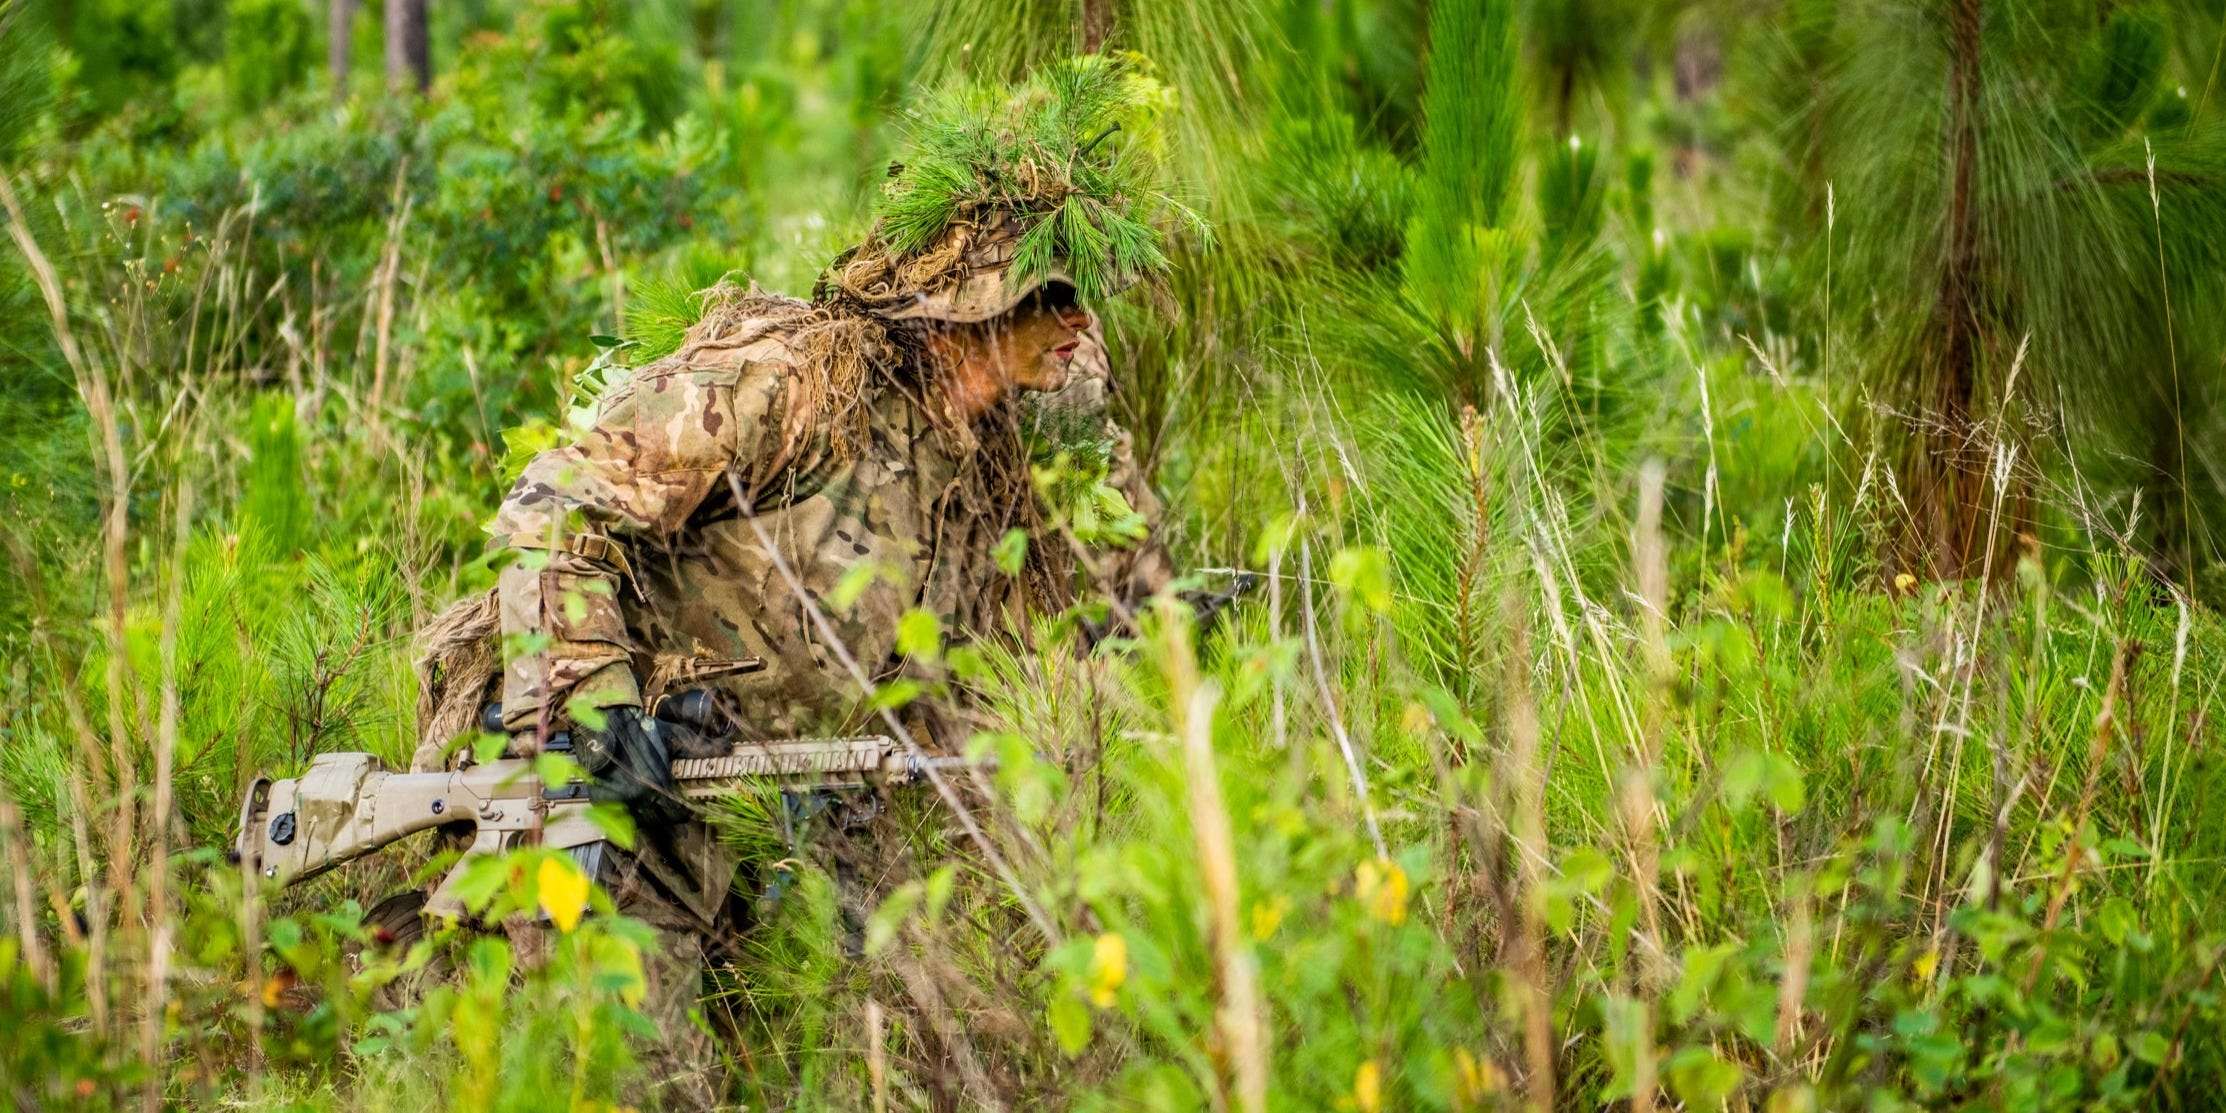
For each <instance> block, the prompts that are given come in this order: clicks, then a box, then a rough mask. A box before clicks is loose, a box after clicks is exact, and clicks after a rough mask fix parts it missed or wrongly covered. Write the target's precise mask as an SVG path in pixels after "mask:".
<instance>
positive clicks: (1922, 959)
mask: <svg viewBox="0 0 2226 1113" xmlns="http://www.w3.org/2000/svg"><path fill="white" fill-rule="evenodd" d="M1938 969H1940V948H1938V947H1927V948H1925V953H1923V954H1921V955H1918V956H1917V960H1916V961H1915V962H1912V963H1910V964H1909V972H1910V973H1912V974H1915V975H1916V976H1917V980H1918V981H1920V982H1929V981H1931V980H1932V972H1933V971H1935V970H1938Z"/></svg>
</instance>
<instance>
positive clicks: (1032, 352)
mask: <svg viewBox="0 0 2226 1113" xmlns="http://www.w3.org/2000/svg"><path fill="white" fill-rule="evenodd" d="M1088 327H1090V311H1089V310H1087V309H1084V308H1082V305H1081V303H1080V302H1078V301H1076V300H1075V296H1074V288H1073V287H1072V286H1068V285H1065V284H1064V283H1051V284H1049V285H1046V286H1044V287H1042V288H1041V289H1038V290H1037V291H1036V292H1035V293H1033V294H1030V295H1029V296H1028V299H1027V300H1026V301H1023V302H1021V303H1020V304H1019V305H1018V306H1015V307H1014V308H1013V310H1012V312H1010V313H1007V314H1005V315H1004V316H1002V317H999V318H997V319H995V320H992V321H986V322H984V323H983V325H982V328H983V330H984V331H983V334H982V336H981V343H982V345H983V354H984V356H985V357H986V358H987V360H988V362H989V363H990V364H991V365H992V366H993V367H994V368H995V369H996V371H997V373H998V377H999V378H1001V379H1003V380H1004V382H1005V383H1006V385H1007V388H1008V389H1011V390H1057V389H1059V388H1060V387H1063V386H1065V385H1067V368H1068V365H1069V364H1071V363H1072V362H1073V361H1074V353H1075V351H1076V349H1078V348H1080V347H1081V345H1082V330H1083V329H1086V328H1088Z"/></svg>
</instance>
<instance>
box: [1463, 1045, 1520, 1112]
mask: <svg viewBox="0 0 2226 1113" xmlns="http://www.w3.org/2000/svg"><path fill="white" fill-rule="evenodd" d="M1453 1070H1454V1073H1455V1074H1456V1075H1458V1076H1459V1081H1460V1086H1459V1089H1460V1091H1461V1101H1462V1102H1463V1103H1464V1104H1467V1105H1482V1104H1483V1103H1484V1102H1485V1101H1487V1100H1489V1099H1490V1098H1491V1097H1492V1095H1494V1094H1497V1093H1499V1092H1500V1091H1502V1090H1505V1089H1506V1088H1507V1076H1506V1075H1505V1074H1503V1073H1501V1072H1500V1069H1499V1064H1497V1063H1494V1062H1492V1060H1491V1059H1489V1058H1484V1059H1479V1058H1477V1057H1476V1056H1474V1055H1471V1054H1469V1049H1468V1048H1465V1047H1457V1048H1454V1049H1453Z"/></svg>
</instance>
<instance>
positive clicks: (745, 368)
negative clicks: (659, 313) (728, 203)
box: [490, 316, 1169, 1107]
mask: <svg viewBox="0 0 2226 1113" xmlns="http://www.w3.org/2000/svg"><path fill="white" fill-rule="evenodd" d="M803 358H805V357H803V356H802V354H801V353H800V352H799V351H798V350H797V348H796V346H795V345H794V344H792V343H791V337H790V335H788V334H787V333H786V332H785V331H784V330H783V329H782V328H781V327H780V326H778V325H777V324H776V323H775V322H773V321H771V320H768V319H750V318H742V319H739V320H732V319H726V318H721V317H718V316H713V317H711V318H707V320H706V321H705V323H704V324H702V325H699V326H698V327H697V328H696V329H695V330H694V331H693V332H691V334H690V335H689V337H688V339H687V341H686V342H685V343H684V344H683V346H682V347H681V348H680V350H678V351H676V352H674V353H673V354H672V355H669V356H666V357H665V358H663V359H660V360H657V361H655V362H654V363H651V364H649V365H647V366H644V367H642V368H640V369H638V370H636V371H635V372H634V373H633V375H632V377H631V378H630V379H628V380H627V381H626V382H625V383H624V384H623V385H621V386H620V387H618V388H617V389H616V390H615V391H614V392H613V393H612V394H611V395H610V396H609V397H607V398H606V399H605V400H604V401H603V402H602V404H601V407H600V409H599V411H598V414H597V418H596V421H595V425H594V428H593V429H592V430H590V431H588V432H587V433H586V434H585V435H584V436H582V437H581V438H579V440H578V441H577V442H576V443H574V444H571V445H568V446H565V447H562V448H557V449H553V450H550V451H548V452H544V453H542V454H541V455H540V456H538V457H536V458H535V459H534V460H533V461H532V462H531V463H529V464H528V465H527V467H526V469H525V471H524V473H523V474H522V475H521V477H520V478H519V480H518V483H517V485H516V486H515V487H514V488H513V489H512V491H511V493H510V495H509V497H508V499H507V500H505V502H504V503H503V506H502V509H501V511H500V512H499V513H498V514H497V516H496V519H495V521H494V524H493V525H492V526H491V527H490V528H491V530H492V532H493V533H494V534H495V538H496V543H497V544H500V545H504V546H507V547H509V548H512V549H516V550H520V557H519V559H518V560H516V561H514V562H513V563H512V564H510V565H509V566H508V567H507V568H506V569H505V570H504V571H503V572H502V574H501V577H500V581H499V584H498V588H497V596H498V606H499V611H500V618H501V628H502V632H503V634H504V635H506V636H515V635H530V636H532V637H533V638H534V639H535V641H536V642H537V643H538V644H539V645H540V648H539V649H538V651H537V652H534V653H531V654H526V655H521V656H519V657H517V658H516V659H514V660H512V661H511V662H509V663H508V664H507V665H506V666H505V669H504V673H503V677H502V682H501V698H502V706H503V719H504V725H505V726H506V727H507V728H508V729H509V730H511V731H513V732H514V735H513V737H514V738H515V739H516V741H515V742H514V743H513V746H514V748H517V749H525V750H530V749H531V748H532V747H533V746H534V745H535V744H536V741H537V740H539V739H542V738H545V737H546V736H547V735H548V733H549V732H550V731H552V730H555V729H558V728H561V727H562V726H563V725H564V719H565V716H564V711H565V709H566V708H568V707H577V706H581V705H585V706H590V707H611V706H619V705H626V706H645V707H654V706H655V704H656V701H657V700H658V699H659V698H660V697H661V696H662V695H664V694H665V693H667V692H670V691H678V690H683V689H689V688H708V689H711V690H713V691H715V692H717V693H719V695H720V697H721V699H722V702H724V703H725V704H726V705H727V706H729V707H730V708H732V709H733V710H734V711H735V712H737V718H738V721H739V722H740V723H741V724H742V728H743V730H744V731H746V732H748V733H749V734H750V735H751V736H756V737H783V736H795V735H805V734H833V733H848V732H852V731H855V730H857V729H858V728H860V727H861V726H863V725H865V724H864V719H865V716H866V710H867V709H866V706H865V703H864V700H865V696H866V695H867V693H866V692H865V691H864V690H863V689H862V688H861V686H860V685H859V684H858V682H857V680H856V678H855V677H853V676H852V675H851V674H850V672H849V671H848V669H847V668H846V666H845V665H844V663H843V661H842V658H841V656H840V655H839V654H837V653H836V652H835V651H834V647H833V646H832V645H831V644H830V642H829V641H828V639H827V637H826V636H825V635H826V630H827V629H828V628H829V627H831V629H832V632H833V634H834V636H835V638H837V639H839V640H840V642H841V645H842V647H843V648H844V649H845V650H847V652H848V653H849V655H850V657H851V659H852V660H854V661H855V662H856V663H857V664H858V665H859V666H860V667H861V668H862V669H863V670H864V671H865V672H866V673H867V674H868V676H869V678H870V679H871V680H873V681H875V682H879V681H881V680H884V679H886V678H888V677H890V676H892V675H894V674H895V673H897V672H898V671H900V669H901V668H902V662H901V660H900V659H899V658H898V656H897V654H896V653H895V651H894V649H895V642H896V631H897V624H898V619H899V617H900V616H901V615H903V614H904V613H905V612H906V611H907V610H908V609H910V608H913V607H922V608H925V609H927V610H928V611H930V612H932V613H934V614H936V615H938V616H939V617H940V618H941V619H942V620H943V622H944V623H945V626H946V628H947V629H948V631H949V632H950V633H951V635H952V636H954V637H957V638H964V637H967V636H973V635H985V634H990V633H992V632H993V631H994V629H995V628H996V626H997V625H998V623H999V621H1000V619H1002V618H1006V617H1009V616H1011V615H1015V614H1017V613H1018V612H1019V610H1020V609H1021V607H1022V606H1023V600H1022V598H1021V589H1020V583H1019V581H1018V580H1016V579H1015V578H1014V577H1011V576H1008V575H1006V574H1005V573H1003V572H1002V571H1000V570H999V569H998V568H997V567H996V566H995V564H994V562H993V560H992V558H991V550H992V547H993V545H994V544H995V542H996V541H997V540H998V539H999V538H1000V537H1001V536H1002V535H1003V534H1004V532H1005V531H1006V530H1007V529H1009V528H1011V527H1012V526H1013V525H1014V524H1016V523H1017V522H1018V521H1019V519H1018V517H1017V510H1018V508H1017V507H1014V506H1012V505H1010V504H1009V502H1008V504H1006V505H990V504H986V502H985V499H984V497H983V493H982V492H981V491H980V490H979V484H978V481H979V480H980V479H981V476H980V474H979V472H980V460H979V459H978V457H977V454H976V453H975V452H974V451H973V447H972V444H971V443H970V442H968V441H967V440H966V439H965V438H963V437H953V436H951V435H950V434H948V433H947V432H944V431H941V430H938V429H937V427H936V425H935V422H933V421H932V420H931V419H930V417H929V415H928V414H927V412H926V411H925V409H924V405H925V402H924V400H923V399H922V397H921V396H920V393H919V388H918V387H917V385H916V384H915V383H909V382H906V381H903V380H902V379H901V378H885V379H883V380H881V381H879V382H877V383H875V384H874V386H873V387H872V388H871V394H870V396H869V397H868V398H867V399H866V401H865V402H864V403H863V405H864V421H863V431H864V437H863V438H862V441H861V442H860V443H859V444H858V445H857V447H856V449H855V451H852V452H848V453H845V452H842V451H838V449H837V448H836V446H835V445H834V443H832V438H831V436H830V434H829V431H828V430H826V429H824V428H820V429H809V430H807V432H806V435H804V436H803V437H801V438H796V439H795V440H794V442H793V443H791V442H790V440H789V439H787V438H784V435H783V423H784V421H785V420H786V418H787V416H788V408H789V406H790V405H791V404H792V401H793V400H792V398H791V395H792V393H794V392H795V390H796V389H797V386H796V384H797V382H798V380H799V376H800V375H801V374H802V373H804V372H806V371H808V370H809V368H807V367H804V366H803V365H802V364H801V363H800V360H802V359H803ZM1106 379H1107V361H1106V358H1105V349H1104V345H1103V340H1102V336H1101V335H1100V334H1099V333H1098V330H1097V329H1096V327H1095V326H1094V325H1093V326H1092V328H1091V329H1090V330H1089V332H1088V333H1086V334H1085V339H1084V343H1083V346H1082V347H1081V348H1080V349H1079V350H1078V351H1077V353H1076V358H1075V360H1074V382H1073V383H1072V384H1070V387H1069V389H1068V390H1066V391H1062V392H1061V405H1062V406H1063V407H1065V408H1066V410H1067V411H1068V412H1067V413H1066V414H1065V415H1064V416H1063V418H1062V420H1066V421H1070V422H1071V421H1072V420H1073V417H1074V413H1073V412H1072V411H1074V410H1075V409H1077V408H1080V409H1082V410H1084V411H1085V412H1086V414H1093V415H1095V416H1096V417H1098V418H1099V419H1101V420H1102V418H1103V409H1104V400H1105V394H1106V390H1107V383H1106ZM1112 432H1113V434H1114V438H1115V439H1114V443H1115V446H1116V447H1115V459H1114V460H1113V471H1112V474H1111V476H1110V478H1111V479H1112V480H1113V481H1114V482H1116V483H1118V484H1119V485H1121V486H1122V487H1124V488H1125V493H1126V494H1127V495H1128V496H1129V498H1130V500H1131V502H1132V505H1134V506H1136V508H1137V509H1139V510H1140V511H1142V512H1144V513H1145V514H1146V516H1147V520H1150V519H1151V517H1152V516H1154V515H1156V511H1157V505H1158V504H1157V502H1156V501H1155V500H1154V499H1152V497H1151V495H1150V492H1149V491H1148V490H1147V489H1146V488H1145V487H1144V485H1143V484H1142V482H1141V480H1140V477H1139V475H1138V472H1137V470H1136V468H1135V467H1134V465H1133V463H1132V462H1130V461H1129V460H1128V459H1127V445H1128V440H1127V437H1126V435H1125V434H1122V433H1120V432H1119V431H1118V430H1112ZM1024 497H1025V496H1024ZM1039 543H1051V544H1058V543H1059V542H1057V540H1056V539H1050V538H1046V539H1040V541H1039ZM774 554H778V557H779V559H778V560H777V561H776V560H775V559H774ZM784 564H785V566H786V569H787V571H788V573H789V574H791V575H793V576H794V577H795V578H796V580H797V581H798V582H799V584H800V586H801V588H802V595H801V597H800V596H799V593H798V591H797V590H796V589H795V588H792V587H791V586H790V584H789V583H788V581H787V580H786V579H784V576H783V573H782V566H783V565H784ZM861 565H870V566H871V567H872V568H873V569H874V572H873V575H872V579H871V581H870V583H869V584H867V586H865V588H864V590H863V591H862V592H860V593H859V594H858V595H857V597H856V599H855V601H853V602H851V603H850V605H849V606H847V607H835V606H831V605H829V604H828V603H827V602H826V600H827V599H828V597H829V596H830V594H831V593H833V592H834V591H835V589H836V585H837V584H839V583H841V582H842V581H843V579H844V578H845V576H846V575H850V574H851V571H852V570H853V569H855V568H858V567H860V566H861ZM1168 568H1169V566H1168V563H1167V560H1166V557H1165V555H1164V553H1163V552H1162V550H1161V549H1160V548H1159V547H1158V545H1157V543H1156V542H1147V543H1145V544H1142V545H1139V546H1137V547H1135V548H1133V549H1130V550H1127V551H1124V552H1119V553H1114V554H1109V555H1108V560H1107V562H1106V564H1105V565H1104V566H1102V567H1101V569H1100V571H1101V572H1102V573H1104V574H1105V575H1106V576H1107V578H1108V579H1109V581H1110V582H1109V583H1107V584H1106V585H1105V586H1107V587H1109V588H1111V589H1113V590H1115V591H1118V592H1121V593H1123V594H1138V593H1149V592H1150V591H1152V590H1155V589H1156V588H1157V587H1158V586H1160V585H1161V584H1162V583H1164V582H1165V580H1166V579H1167V578H1168ZM815 610H816V611H818V612H819V615H820V617H821V618H823V619H824V620H825V622H826V623H827V624H828V626H822V624H821V623H820V622H819V621H816V620H815V616H814V615H813V613H812V612H813V611H815ZM544 639H545V640H544ZM753 660H762V661H763V663H764V667H763V668H762V669H760V670H757V671H744V670H745V669H747V668H748V667H749V662H752V661H753ZM919 733H920V734H923V735H926V734H931V733H932V732H927V731H922V732H919ZM921 740H922V741H923V743H926V744H934V743H935V742H936V741H941V742H943V743H944V744H950V743H952V742H955V741H956V740H955V739H946V740H934V739H931V738H928V737H922V739H921ZM589 865H590V866H591V868H593V869H594V870H595V871H596V872H597V873H598V875H599V880H600V881H601V882H602V883H603V884H605V885H606V886H608V887H610V888H611V889H612V891H613V893H614V895H615V896H616V897H617V900H618V903H619V906H620V907H621V908H622V909H624V910H625V911H627V912H628V913H629V914H631V915H635V916H637V917H640V918H643V919H645V920H647V921H648V922H650V923H651V924H652V925H653V926H655V927H657V928H659V929H660V930H661V931H662V932H664V933H666V936H667V939H668V942H669V944H670V945H669V946H668V947H666V948H664V950H666V951H667V952H668V954H667V956H666V959H665V960H664V961H662V962H661V963H660V964H659V967H658V971H659V972H658V975H657V976H658V977H659V978H661V979H663V980H664V981H666V982H667V983H668V984H667V985H666V986H664V987H661V988H662V989H663V990H664V992H660V993H657V994H655V995H653V1001H652V1005H651V1012H652V1013H653V1015H654V1017H655V1019H657V1020H658V1022H659V1024H660V1027H661V1028H662V1030H663V1031H664V1034H665V1042H664V1043H662V1044H660V1045H659V1046H657V1047H653V1048H651V1049H650V1050H649V1056H650V1063H649V1066H650V1069H651V1072H652V1074H653V1075H654V1076H656V1077H658V1078H660V1079H663V1080H666V1084H667V1086H668V1089H667V1090H666V1092H665V1094H664V1100H665V1101H666V1102H667V1103H668V1104H671V1105H679V1106H689V1107H696V1106H702V1105H704V1104H706V1103H707V1102H708V1101H709V1100H710V1091H711V1088H712V1087H711V1084H710V1083H709V1082H708V1081H707V1080H708V1079H709V1078H710V1077H711V1076H712V1074H713V1070H712V1069H711V1067H710V1065H709V1064H711V1063H712V1062H714V1059H713V1058H712V1054H711V1048H710V1047H709V1043H708V1040H707V1038H706V1037H705V1035H704V1033H703V1032H702V1031H701V1029H700V1028H698V1027H697V1026H696V1025H695V1024H694V1022H693V1021H691V1020H690V1019H689V1018H688V1016H687V1010H688V1008H689V1006H691V1005H692V1004H693V1001H694V994H693V993H690V992H688V990H689V989H690V988H692V983H688V984H681V983H684V982H686V979H684V978H683V977H682V976H681V973H680V965H676V963H680V960H678V959H674V958H673V957H672V956H674V955H681V956H694V955H700V954H701V941H700V936H701V935H702V934H703V933H705V932H708V931H711V930H714V929H715V928H716V926H717V924H718V920H719V914H720V910H721V908H722V907H723V905H724V903H725V901H726V899H727V896H728V894H727V886H728V884H729V881H730V879H731V878H732V877H733V874H734V866H735V863H734V862H733V861H732V860H731V859H730V858H728V857H727V856H726V855H725V854H724V853H723V852H722V851H721V849H720V848H719V846H718V844H717V840H716V839H715V838H713V837H712V835H711V833H710V831H709V829H708V828H707V827H706V826H705V825H703V824H700V823H689V824H683V825H682V826H681V827H680V828H679V829H677V830H674V831H670V832H666V833H664V835H663V836H662V837H660V838H658V839H656V840H645V845H644V846H642V847H641V848H639V851H638V852H637V853H620V852H617V851H616V850H615V849H606V850H603V851H600V852H599V860H598V861H595V862H591V863H589Z"/></svg>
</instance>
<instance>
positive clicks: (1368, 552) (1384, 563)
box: [1329, 546, 1391, 614]
mask: <svg viewBox="0 0 2226 1113" xmlns="http://www.w3.org/2000/svg"><path fill="white" fill-rule="evenodd" d="M1329 582H1330V583H1331V584H1332V585H1333V586H1335V587H1336V588H1337V590H1338V591H1340V592H1342V593H1344V594H1345V596H1346V597H1347V598H1349V599H1352V600H1354V601H1356V602H1358V603H1359V604H1361V605H1362V606H1365V607H1367V608H1368V609H1369V610H1371V611H1374V612H1376V613H1377V614H1382V613H1383V612H1385V611H1388V610H1390V609H1391V559H1390V558H1389V557H1387V556H1385V555H1384V551H1383V550H1382V549H1378V548H1375V547H1374V546H1355V547H1353V548H1349V549H1339V550H1338V551H1337V555H1336V556H1333V557H1331V558H1330V559H1329Z"/></svg>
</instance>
